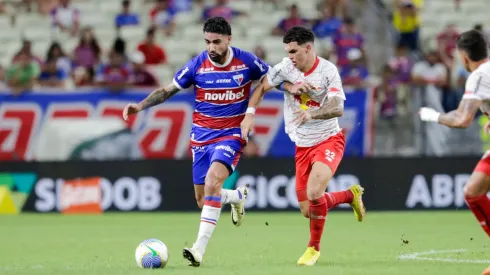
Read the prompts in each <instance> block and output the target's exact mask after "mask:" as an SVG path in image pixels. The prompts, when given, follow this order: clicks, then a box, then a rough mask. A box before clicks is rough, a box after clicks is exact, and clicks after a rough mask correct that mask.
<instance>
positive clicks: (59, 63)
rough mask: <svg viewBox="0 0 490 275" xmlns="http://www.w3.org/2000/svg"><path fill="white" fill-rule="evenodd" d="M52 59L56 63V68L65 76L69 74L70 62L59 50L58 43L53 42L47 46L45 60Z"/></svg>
mask: <svg viewBox="0 0 490 275" xmlns="http://www.w3.org/2000/svg"><path fill="white" fill-rule="evenodd" d="M51 59H54V60H55V61H56V67H57V68H58V69H60V70H62V71H63V72H65V74H67V75H69V74H70V72H71V61H70V58H68V57H67V56H66V54H65V52H64V51H63V49H62V48H61V45H60V44H59V43H58V42H53V43H52V44H51V46H49V49H48V52H47V53H46V60H51Z"/></svg>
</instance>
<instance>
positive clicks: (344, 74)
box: [339, 49, 369, 89]
mask: <svg viewBox="0 0 490 275" xmlns="http://www.w3.org/2000/svg"><path fill="white" fill-rule="evenodd" d="M361 58H362V52H361V50H359V49H350V50H349V52H348V53H347V59H348V60H349V63H348V64H346V65H343V66H341V67H340V73H339V74H340V77H341V78H342V83H343V84H344V85H346V86H351V87H353V88H356V89H362V88H365V87H366V86H367V83H366V80H367V78H368V76H369V72H368V70H367V68H366V66H364V65H363V63H362V60H361Z"/></svg>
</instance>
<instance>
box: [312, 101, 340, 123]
mask: <svg viewBox="0 0 490 275" xmlns="http://www.w3.org/2000/svg"><path fill="white" fill-rule="evenodd" d="M343 114H344V99H343V98H341V97H339V96H333V97H330V98H328V101H327V103H326V104H324V105H323V106H322V107H321V108H320V109H317V110H314V111H310V115H311V118H312V119H331V118H334V117H341V116H342V115H343Z"/></svg>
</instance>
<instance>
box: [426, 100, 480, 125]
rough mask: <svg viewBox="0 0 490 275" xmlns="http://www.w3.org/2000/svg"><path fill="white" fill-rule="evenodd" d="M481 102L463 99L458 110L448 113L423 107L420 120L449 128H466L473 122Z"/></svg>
mask: <svg viewBox="0 0 490 275" xmlns="http://www.w3.org/2000/svg"><path fill="white" fill-rule="evenodd" d="M480 105H481V100H479V99H476V98H471V99H468V98H467V99H464V98H463V100H461V102H460V103H459V106H458V109H456V110H454V111H451V112H449V113H445V114H444V113H439V112H437V111H436V110H434V109H431V108H426V107H423V108H421V109H420V112H419V114H420V118H421V119H422V120H423V121H434V122H437V123H439V124H442V125H446V126H447V127H451V128H468V127H469V126H470V125H471V123H472V122H473V118H474V117H475V114H476V112H477V111H478V108H479V107H480Z"/></svg>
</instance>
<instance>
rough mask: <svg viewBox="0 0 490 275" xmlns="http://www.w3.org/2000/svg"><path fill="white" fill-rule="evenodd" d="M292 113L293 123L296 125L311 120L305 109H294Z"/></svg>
mask: <svg viewBox="0 0 490 275" xmlns="http://www.w3.org/2000/svg"><path fill="white" fill-rule="evenodd" d="M293 115H294V119H293V123H295V124H297V125H301V124H303V123H305V122H306V121H308V120H311V114H310V112H308V111H305V110H303V109H298V110H296V111H295V112H294V113H293Z"/></svg>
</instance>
